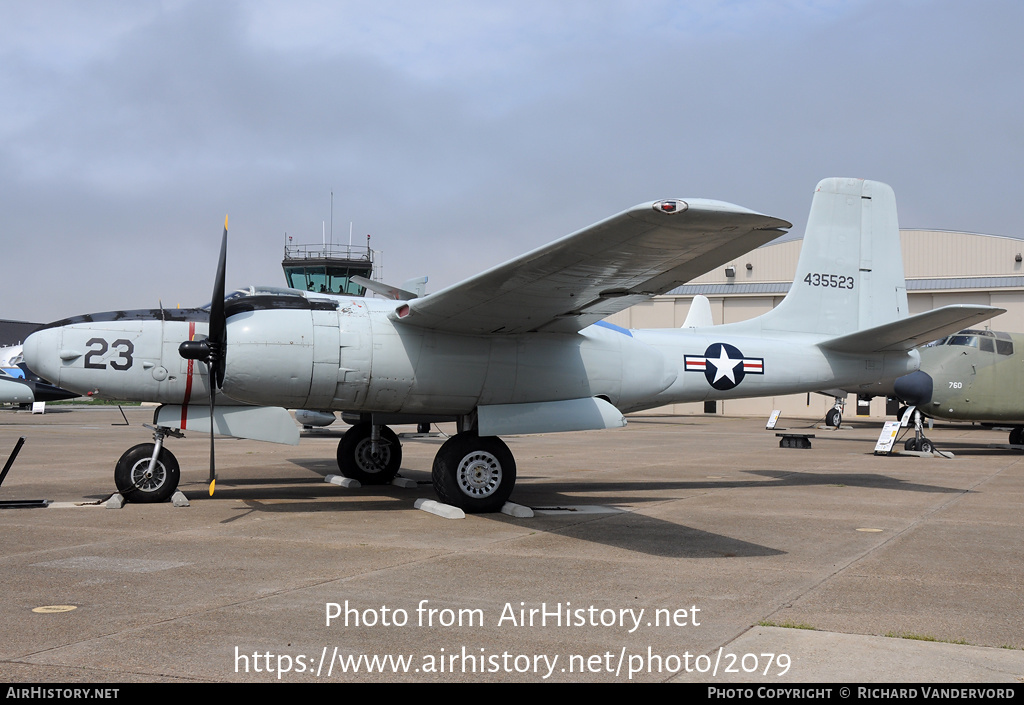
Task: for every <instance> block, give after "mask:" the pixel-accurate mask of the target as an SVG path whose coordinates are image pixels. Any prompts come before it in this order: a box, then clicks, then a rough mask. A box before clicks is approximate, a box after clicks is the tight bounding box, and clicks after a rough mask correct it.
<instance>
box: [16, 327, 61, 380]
mask: <svg viewBox="0 0 1024 705" xmlns="http://www.w3.org/2000/svg"><path fill="white" fill-rule="evenodd" d="M60 340H61V334H60V329H59V328H46V329H44V330H40V331H36V332H35V333H33V334H32V335H30V336H29V337H28V338H26V339H25V343H24V345H23V347H22V354H23V355H24V357H25V364H26V365H28V368H29V369H30V370H32V371H33V372H34V373H36V374H37V375H39V376H40V377H42V378H43V379H45V380H47V381H49V382H52V383H53V384H58V385H59V384H60V380H59V379H58V378H59V377H60V357H59V351H60Z"/></svg>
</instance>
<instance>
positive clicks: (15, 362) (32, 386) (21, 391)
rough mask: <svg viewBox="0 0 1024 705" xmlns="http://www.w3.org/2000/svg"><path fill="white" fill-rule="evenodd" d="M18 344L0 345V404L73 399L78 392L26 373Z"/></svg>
mask: <svg viewBox="0 0 1024 705" xmlns="http://www.w3.org/2000/svg"><path fill="white" fill-rule="evenodd" d="M24 364H25V363H24V362H23V360H22V351H21V346H20V345H8V346H5V347H0V404H19V405H22V404H32V403H33V402H37V401H60V400H62V399H73V398H74V397H77V396H78V394H76V393H75V392H69V391H67V390H65V389H60V388H58V387H54V386H53V385H52V384H48V383H47V382H46V380H44V379H40V378H39V377H36V376H34V375H31V374H26V372H25V370H24V369H23V368H24Z"/></svg>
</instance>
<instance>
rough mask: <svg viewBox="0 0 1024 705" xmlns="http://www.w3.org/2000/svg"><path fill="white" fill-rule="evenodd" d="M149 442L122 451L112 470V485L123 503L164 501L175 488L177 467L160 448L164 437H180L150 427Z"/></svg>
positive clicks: (171, 432) (163, 449) (178, 471)
mask: <svg viewBox="0 0 1024 705" xmlns="http://www.w3.org/2000/svg"><path fill="white" fill-rule="evenodd" d="M146 428H151V429H153V441H154V442H153V443H140V444H139V445H137V446H132V447H131V448H129V449H128V450H126V451H125V452H124V455H122V456H121V457H120V458H119V459H118V461H117V465H116V466H115V468H114V484H115V485H117V491H118V492H120V493H121V494H122V495H123V496H124V498H125V500H127V501H129V502H137V503H140V504H150V503H154V502H166V501H167V500H168V499H170V497H171V495H172V494H174V490H176V489H178V481H179V480H180V479H181V468H180V467H179V466H178V460H177V458H175V457H174V455H173V454H172V453H171V451H169V450H167V449H166V448H164V447H163V445H164V437H165V436H174V437H176V438H183V437H184V436H183V434H182V433H181V431H177V430H175V429H169V428H162V427H155V428H154V427H153V426H149V425H148V424H147V425H146Z"/></svg>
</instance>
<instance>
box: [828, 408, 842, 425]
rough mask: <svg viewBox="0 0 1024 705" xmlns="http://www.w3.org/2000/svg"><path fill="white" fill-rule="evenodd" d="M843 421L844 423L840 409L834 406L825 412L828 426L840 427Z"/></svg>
mask: <svg viewBox="0 0 1024 705" xmlns="http://www.w3.org/2000/svg"><path fill="white" fill-rule="evenodd" d="M842 423H843V415H842V413H841V412H840V411H839V409H836V408H835V407H833V408H831V409H829V410H828V411H827V412H826V413H825V425H826V426H831V427H832V428H839V426H840V425H841V424H842Z"/></svg>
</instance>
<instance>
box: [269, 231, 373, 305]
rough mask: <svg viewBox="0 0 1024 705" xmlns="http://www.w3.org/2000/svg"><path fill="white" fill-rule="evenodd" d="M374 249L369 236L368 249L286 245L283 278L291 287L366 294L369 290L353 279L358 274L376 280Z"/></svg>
mask: <svg viewBox="0 0 1024 705" xmlns="http://www.w3.org/2000/svg"><path fill="white" fill-rule="evenodd" d="M373 254H374V253H373V250H371V249H370V238H369V237H367V238H366V248H365V249H364V248H361V247H352V246H350V245H328V244H326V243H325V244H322V245H292V244H289V243H288V242H286V243H285V246H284V260H283V261H282V262H281V266H282V267H283V268H284V278H285V280H286V281H287V282H288V286H289V287H291V288H292V289H303V290H305V291H315V292H320V293H330V294H350V295H352V296H363V295H365V294H366V289H365V288H364V287H362V286H360V285H358V284H356V283H355V282H353V281H351V278H352V277H354V276H356V275H358V276H361V277H366V278H367V279H373Z"/></svg>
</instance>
